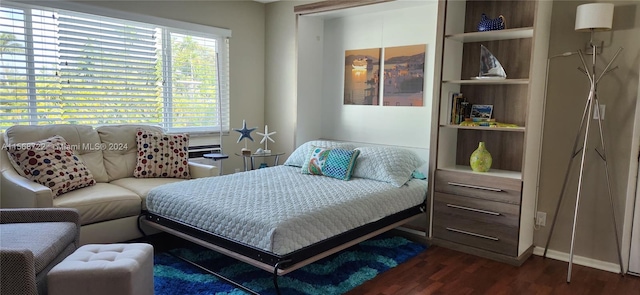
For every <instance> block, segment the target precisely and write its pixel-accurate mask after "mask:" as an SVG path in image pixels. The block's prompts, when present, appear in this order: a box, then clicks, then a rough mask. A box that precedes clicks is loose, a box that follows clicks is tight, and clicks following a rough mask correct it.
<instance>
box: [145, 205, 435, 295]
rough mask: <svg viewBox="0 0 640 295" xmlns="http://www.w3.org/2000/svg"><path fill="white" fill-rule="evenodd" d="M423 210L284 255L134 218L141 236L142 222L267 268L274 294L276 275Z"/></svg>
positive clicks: (151, 218) (152, 217)
mask: <svg viewBox="0 0 640 295" xmlns="http://www.w3.org/2000/svg"><path fill="white" fill-rule="evenodd" d="M425 211H426V204H425V203H422V204H420V205H418V206H414V207H411V208H409V209H406V210H404V211H400V212H398V213H395V214H393V215H389V216H387V217H385V218H382V219H379V220H377V221H374V222H371V223H368V224H365V225H362V226H360V227H357V228H355V229H352V230H349V231H346V232H344V233H341V234H338V235H336V236H334V237H331V238H328V239H325V240H323V241H320V242H317V243H315V244H312V245H310V246H307V247H304V248H302V249H299V250H296V251H294V252H291V253H289V254H285V255H278V254H275V253H272V252H268V251H265V250H262V249H258V248H256V247H253V246H249V245H246V244H243V243H239V242H236V241H233V240H231V239H228V238H225V237H223V236H220V235H217V234H213V233H210V232H207V231H204V230H201V229H199V228H196V227H193V226H191V225H188V224H185V223H183V222H180V221H178V220H174V219H171V218H166V217H163V216H160V215H157V214H154V213H151V212H148V211H144V212H142V214H141V215H140V218H139V219H138V229H139V230H140V232H141V233H142V234H143V235H144V236H146V234H145V232H144V231H143V229H142V227H141V224H143V223H144V224H146V225H149V226H151V227H153V228H156V229H159V230H161V231H164V232H167V233H169V234H172V235H175V236H177V237H180V238H183V239H185V240H188V241H191V242H193V243H195V244H198V245H201V246H203V247H205V248H208V249H211V250H213V251H216V252H219V253H221V254H224V255H227V256H229V257H232V258H235V259H237V260H240V261H242V262H245V263H248V264H250V265H253V266H255V267H258V268H260V269H263V270H265V271H269V272H271V273H272V274H273V284H274V287H275V289H276V292H277V294H280V289H279V287H278V276H282V275H285V274H287V273H290V272H292V271H294V270H296V269H298V268H301V267H303V266H305V265H308V264H310V263H313V262H315V261H317V260H319V259H322V258H324V257H327V256H329V255H331V254H334V253H336V252H339V251H341V250H343V249H346V248H348V247H350V246H353V245H355V244H358V243H360V242H362V241H364V240H367V239H370V238H372V237H374V236H377V235H379V234H381V233H384V232H386V231H389V230H391V229H393V228H396V227H398V226H400V225H403V224H405V223H407V222H409V221H412V220H413V219H415V218H417V217H418V216H419V215H420V214H424V212H425ZM176 257H177V258H179V259H181V260H184V261H186V262H188V263H190V264H192V265H194V266H196V267H198V268H200V269H202V270H203V271H206V272H208V273H211V274H212V275H214V276H216V277H218V278H220V279H222V280H224V281H226V282H228V283H230V284H232V285H234V286H235V287H237V288H239V289H241V290H243V291H245V292H247V293H249V294H258V293H256V292H254V291H252V290H250V289H248V288H247V287H244V286H242V285H241V284H239V283H237V282H234V281H233V280H231V279H228V278H226V277H224V276H222V275H220V274H217V273H215V272H213V271H211V270H209V269H207V268H205V267H203V266H201V265H198V264H196V263H195V262H191V261H189V260H187V259H185V258H182V257H178V256H176Z"/></svg>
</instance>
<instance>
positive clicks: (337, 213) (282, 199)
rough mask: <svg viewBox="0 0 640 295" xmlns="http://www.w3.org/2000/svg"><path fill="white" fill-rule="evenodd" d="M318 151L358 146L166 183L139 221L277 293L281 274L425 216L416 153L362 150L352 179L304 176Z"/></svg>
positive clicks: (296, 154)
mask: <svg viewBox="0 0 640 295" xmlns="http://www.w3.org/2000/svg"><path fill="white" fill-rule="evenodd" d="M319 145H324V146H328V147H326V148H334V149H336V148H339V149H352V148H353V146H350V145H348V144H344V143H332V142H318V141H315V142H310V143H308V144H304V145H302V146H301V147H300V148H298V149H296V151H294V153H293V154H292V155H291V156H290V157H289V159H288V160H287V162H285V165H282V166H276V167H269V168H264V169H258V170H253V171H248V172H243V173H236V174H230V175H224V176H218V177H210V178H202V179H195V180H190V181H186V182H178V183H172V184H167V185H163V186H161V187H158V188H155V189H153V190H152V191H150V192H149V194H148V195H147V198H146V208H147V209H146V211H145V212H143V215H142V216H141V217H142V218H141V220H144V221H143V222H144V223H146V224H149V225H151V226H152V227H155V228H157V229H160V230H162V231H165V232H168V233H171V234H174V235H176V236H179V237H182V238H184V239H187V240H190V241H192V242H195V243H197V244H200V245H202V246H205V247H207V248H209V249H212V250H215V251H218V252H220V253H223V254H226V255H228V256H231V257H233V258H236V259H238V260H241V261H244V262H247V263H249V264H252V265H254V266H256V267H259V268H262V269H264V270H267V271H271V272H273V275H274V284H275V286H276V290H278V287H277V276H279V275H285V274H287V273H289V272H291V271H293V270H295V269H298V268H300V267H302V266H304V265H307V264H309V263H312V262H314V261H316V260H318V259H321V258H323V257H326V256H328V255H330V254H333V253H335V252H337V251H340V250H342V249H345V248H347V247H349V246H351V245H354V244H356V243H359V242H360V241H363V240H365V239H368V238H370V237H373V236H375V235H378V234H380V233H382V232H385V231H388V230H390V229H393V228H395V227H397V226H399V225H402V224H404V223H406V222H409V221H411V220H412V219H414V218H416V217H418V216H419V215H421V214H423V212H424V211H425V209H426V208H425V200H426V195H427V182H426V180H420V179H415V178H412V177H411V173H412V172H413V170H414V169H416V168H417V166H420V165H422V164H424V161H422V160H420V159H419V157H417V156H416V155H415V154H413V153H411V152H408V151H406V150H397V149H389V148H382V149H381V148H359V149H358V151H359V156H356V157H358V160H357V162H356V164H355V166H354V167H353V168H354V169H353V177H352V178H351V179H350V180H348V181H345V180H341V179H335V178H331V177H325V176H318V175H309V174H303V173H301V167H299V165H300V166H304V163H303V162H304V161H305V160H306V158H307V154H308V153H309V152H308V151H309V149H310V148H311V147H317V146H319ZM354 160H355V158H354ZM399 163H400V164H399ZM398 166H402V167H400V168H402V169H398ZM198 267H200V266H198ZM201 268H202V267H201ZM214 275H216V276H218V277H220V276H219V275H218V274H214ZM222 279H223V280H227V279H226V278H222ZM230 283H232V284H234V285H236V286H237V287H239V288H242V289H243V290H245V291H247V292H250V293H253V292H252V291H250V290H247V289H245V288H244V287H242V286H240V285H239V284H236V283H234V282H230Z"/></svg>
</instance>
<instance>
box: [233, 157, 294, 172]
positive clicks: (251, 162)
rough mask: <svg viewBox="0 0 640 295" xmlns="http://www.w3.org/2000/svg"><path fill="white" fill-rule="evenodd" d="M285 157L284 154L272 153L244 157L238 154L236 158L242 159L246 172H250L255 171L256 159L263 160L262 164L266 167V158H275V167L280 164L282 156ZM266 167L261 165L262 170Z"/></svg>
mask: <svg viewBox="0 0 640 295" xmlns="http://www.w3.org/2000/svg"><path fill="white" fill-rule="evenodd" d="M282 155H284V153H270V154H251V155H242V154H238V153H236V156H239V157H242V161H243V163H244V171H249V170H253V169H255V159H256V158H261V159H262V164H265V165H266V162H265V161H266V158H268V157H274V159H273V166H278V162H279V161H280V156H282ZM262 167H264V166H263V165H260V168H262Z"/></svg>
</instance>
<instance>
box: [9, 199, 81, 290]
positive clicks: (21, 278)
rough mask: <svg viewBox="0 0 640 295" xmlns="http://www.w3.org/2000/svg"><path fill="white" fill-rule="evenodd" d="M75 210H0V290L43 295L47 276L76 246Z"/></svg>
mask: <svg viewBox="0 0 640 295" xmlns="http://www.w3.org/2000/svg"><path fill="white" fill-rule="evenodd" d="M79 237H80V216H79V214H78V211H77V210H76V209H70V208H36V209H31V208H30V209H0V265H2V267H0V290H2V294H3V295H5V294H6V295H14V294H25V295H35V294H46V293H47V282H46V280H47V273H48V272H49V270H50V269H51V268H53V267H54V266H55V265H56V264H58V263H59V262H61V261H62V260H63V259H64V258H65V257H67V256H68V255H70V254H71V253H73V252H74V251H75V250H76V248H78V246H79Z"/></svg>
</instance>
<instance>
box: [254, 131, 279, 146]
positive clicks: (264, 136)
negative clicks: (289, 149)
mask: <svg viewBox="0 0 640 295" xmlns="http://www.w3.org/2000/svg"><path fill="white" fill-rule="evenodd" d="M256 133H257V134H258V135H260V136H262V140H261V141H260V143H264V149H265V150H268V149H269V147H268V144H269V142H268V141H267V140H269V141H271V142H275V141H274V140H273V139H272V138H271V135H274V134H276V132H275V131H273V132H269V126H267V125H264V133H262V132H256Z"/></svg>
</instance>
